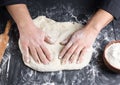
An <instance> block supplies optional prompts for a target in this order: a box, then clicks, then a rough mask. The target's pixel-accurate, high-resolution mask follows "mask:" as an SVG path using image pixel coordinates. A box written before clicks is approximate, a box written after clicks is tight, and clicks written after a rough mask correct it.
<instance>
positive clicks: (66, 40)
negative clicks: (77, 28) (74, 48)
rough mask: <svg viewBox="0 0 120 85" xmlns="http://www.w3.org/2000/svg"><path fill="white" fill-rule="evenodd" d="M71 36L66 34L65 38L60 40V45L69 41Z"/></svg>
mask: <svg viewBox="0 0 120 85" xmlns="http://www.w3.org/2000/svg"><path fill="white" fill-rule="evenodd" d="M70 38H71V36H68V37H67V38H66V39H65V40H63V41H62V42H60V44H61V45H65V44H67V43H68V42H69V40H70Z"/></svg>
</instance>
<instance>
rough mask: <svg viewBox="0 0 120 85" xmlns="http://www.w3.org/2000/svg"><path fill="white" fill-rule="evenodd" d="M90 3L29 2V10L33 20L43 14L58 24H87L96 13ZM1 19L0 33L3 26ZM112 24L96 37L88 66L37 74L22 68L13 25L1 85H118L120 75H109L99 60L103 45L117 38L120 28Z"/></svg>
mask: <svg viewBox="0 0 120 85" xmlns="http://www.w3.org/2000/svg"><path fill="white" fill-rule="evenodd" d="M92 1H95V0H91V1H88V2H85V1H84V4H81V3H82V2H81V1H80V0H75V1H72V0H29V2H28V8H29V10H30V14H31V16H32V18H35V17H37V16H39V15H45V16H47V17H49V18H52V19H54V20H56V21H60V22H61V21H76V22H78V23H82V24H86V22H87V20H88V19H89V18H90V16H91V15H92V14H93V13H94V10H95V8H94V7H95V6H94V5H92V3H93V2H92ZM56 2H57V3H56ZM58 2H59V3H58ZM85 4H87V5H85ZM96 4H97V3H96ZM2 18H3V17H1V19H0V33H2V32H3V31H4V29H3V28H4V26H5V20H3V19H2ZM113 24H115V23H110V24H109V25H108V26H106V27H105V28H104V29H103V30H102V31H101V32H100V33H99V35H98V36H97V39H96V41H95V43H94V52H93V56H92V59H91V62H90V64H89V65H88V66H87V67H85V68H83V69H82V70H77V71H57V72H49V73H43V72H37V71H34V70H32V69H30V68H28V67H27V66H25V65H24V63H23V61H22V58H21V52H20V50H19V47H18V38H19V32H18V30H17V27H16V25H13V26H12V28H11V30H10V33H9V36H10V41H9V44H8V47H7V49H6V52H5V55H4V58H3V60H2V63H1V64H0V85H120V74H116V73H113V72H111V71H110V70H109V69H108V68H107V67H106V66H105V65H104V63H103V60H102V57H103V51H104V48H105V46H106V44H107V43H108V42H110V41H112V40H115V39H120V28H118V27H119V26H117V24H116V25H115V26H114V25H113Z"/></svg>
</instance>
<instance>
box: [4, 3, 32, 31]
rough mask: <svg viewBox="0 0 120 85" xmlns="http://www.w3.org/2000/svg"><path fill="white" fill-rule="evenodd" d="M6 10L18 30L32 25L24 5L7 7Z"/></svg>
mask: <svg viewBox="0 0 120 85" xmlns="http://www.w3.org/2000/svg"><path fill="white" fill-rule="evenodd" d="M6 8H7V10H8V12H9V13H10V15H11V16H12V17H13V19H14V20H15V22H16V24H17V26H19V27H20V28H23V27H24V26H27V25H30V24H33V22H32V18H31V16H30V14H29V12H28V9H27V7H26V5H25V4H16V5H8V6H7V7H6ZM19 30H20V29H19Z"/></svg>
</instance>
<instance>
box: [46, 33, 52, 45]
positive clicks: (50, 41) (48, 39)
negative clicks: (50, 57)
mask: <svg viewBox="0 0 120 85" xmlns="http://www.w3.org/2000/svg"><path fill="white" fill-rule="evenodd" d="M45 41H46V42H47V43H49V44H53V43H54V41H53V40H52V39H51V37H50V36H48V35H47V34H46V36H45Z"/></svg>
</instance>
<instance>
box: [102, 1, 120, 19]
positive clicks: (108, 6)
mask: <svg viewBox="0 0 120 85" xmlns="http://www.w3.org/2000/svg"><path fill="white" fill-rule="evenodd" d="M101 8H102V9H103V10H105V11H107V12H109V13H110V14H111V15H113V16H114V17H115V19H118V18H120V0H103V3H102V5H101Z"/></svg>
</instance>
